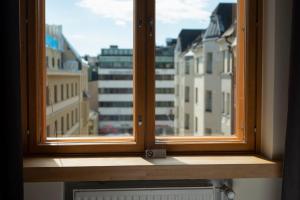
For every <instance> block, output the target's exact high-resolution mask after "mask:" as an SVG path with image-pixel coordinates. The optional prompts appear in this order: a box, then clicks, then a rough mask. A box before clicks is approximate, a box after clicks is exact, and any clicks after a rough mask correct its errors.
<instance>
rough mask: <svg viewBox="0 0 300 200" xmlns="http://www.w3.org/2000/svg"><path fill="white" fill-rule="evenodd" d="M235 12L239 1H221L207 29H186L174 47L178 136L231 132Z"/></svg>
mask: <svg viewBox="0 0 300 200" xmlns="http://www.w3.org/2000/svg"><path fill="white" fill-rule="evenodd" d="M235 13H236V4H234V3H220V4H219V5H218V6H217V7H216V8H215V10H214V11H213V13H212V15H211V20H210V24H209V26H208V28H207V29H205V30H186V29H183V30H182V31H181V32H180V34H179V36H178V42H177V46H176V49H175V63H176V76H175V82H176V87H175V88H176V89H175V90H176V91H175V94H176V99H175V106H176V114H175V129H176V132H177V133H178V135H192V136H219V135H231V133H232V124H233V120H232V115H231V113H232V109H234V107H233V106H232V105H231V104H232V103H233V101H232V99H233V95H234V94H233V92H232V91H234V90H233V85H232V80H233V77H232V75H233V73H232V69H233V67H232V65H233V62H234V59H233V57H232V56H231V55H233V49H234V47H233V46H234V42H233V40H234V37H235V36H234V35H233V33H232V32H233V31H230V29H233V30H234V21H235V17H236V16H235ZM197 31H198V33H197ZM194 34H197V35H196V36H195V35H194ZM228 37H230V40H231V42H230V44H228V39H229V38H228ZM228 45H229V46H230V48H228ZM229 49H230V50H231V51H229ZM224 69H226V71H224Z"/></svg>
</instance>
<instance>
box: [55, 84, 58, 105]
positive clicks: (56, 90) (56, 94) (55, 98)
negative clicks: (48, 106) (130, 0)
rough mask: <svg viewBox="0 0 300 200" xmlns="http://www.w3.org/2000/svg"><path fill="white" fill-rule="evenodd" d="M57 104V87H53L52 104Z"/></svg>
mask: <svg viewBox="0 0 300 200" xmlns="http://www.w3.org/2000/svg"><path fill="white" fill-rule="evenodd" d="M57 102H58V98H57V85H54V103H57Z"/></svg>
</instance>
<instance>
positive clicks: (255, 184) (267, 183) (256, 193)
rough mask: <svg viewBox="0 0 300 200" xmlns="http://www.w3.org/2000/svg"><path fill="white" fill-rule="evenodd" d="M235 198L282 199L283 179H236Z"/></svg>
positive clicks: (255, 199)
mask: <svg viewBox="0 0 300 200" xmlns="http://www.w3.org/2000/svg"><path fill="white" fill-rule="evenodd" d="M233 190H234V191H235V192H236V198H235V200H280V199H281V198H280V195H281V179H235V180H234V181H233Z"/></svg>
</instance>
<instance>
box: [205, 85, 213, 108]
mask: <svg viewBox="0 0 300 200" xmlns="http://www.w3.org/2000/svg"><path fill="white" fill-rule="evenodd" d="M212 101H213V99H212V91H211V90H207V91H206V92H205V111H206V112H212Z"/></svg>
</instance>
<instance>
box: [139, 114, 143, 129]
mask: <svg viewBox="0 0 300 200" xmlns="http://www.w3.org/2000/svg"><path fill="white" fill-rule="evenodd" d="M138 125H139V126H142V125H143V118H142V115H139V116H138Z"/></svg>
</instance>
